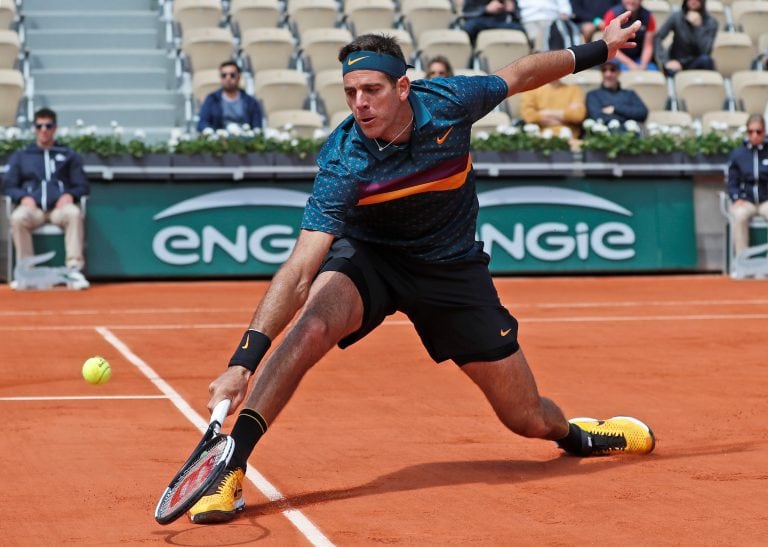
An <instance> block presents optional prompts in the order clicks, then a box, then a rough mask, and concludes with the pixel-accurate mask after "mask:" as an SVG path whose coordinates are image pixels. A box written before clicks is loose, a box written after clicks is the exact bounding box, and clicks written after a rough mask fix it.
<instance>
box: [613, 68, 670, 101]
mask: <svg viewBox="0 0 768 547" xmlns="http://www.w3.org/2000/svg"><path fill="white" fill-rule="evenodd" d="M619 81H620V82H621V86H622V87H623V88H626V89H631V90H633V91H634V92H635V93H637V94H638V95H639V96H640V98H641V99H642V100H643V103H645V106H646V107H647V108H648V110H664V109H665V108H666V107H667V99H668V96H669V93H668V92H667V78H666V77H665V76H664V74H663V73H662V72H658V71H656V70H627V71H624V72H622V73H621V76H619Z"/></svg>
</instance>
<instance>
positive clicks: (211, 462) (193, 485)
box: [159, 436, 227, 514]
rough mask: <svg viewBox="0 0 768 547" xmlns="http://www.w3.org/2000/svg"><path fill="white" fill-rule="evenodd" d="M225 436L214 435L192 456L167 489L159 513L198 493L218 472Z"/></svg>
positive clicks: (174, 507)
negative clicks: (210, 441)
mask: <svg viewBox="0 0 768 547" xmlns="http://www.w3.org/2000/svg"><path fill="white" fill-rule="evenodd" d="M226 441H227V438H226V437H224V436H222V437H216V438H215V439H214V441H213V442H212V443H209V444H208V445H206V446H205V448H204V449H203V450H201V451H200V453H199V454H197V455H196V456H195V457H194V458H191V459H190V461H189V462H188V464H187V466H186V467H185V468H184V470H183V471H182V472H181V473H180V474H179V476H178V478H177V480H176V481H175V482H174V484H173V485H172V486H171V487H170V488H169V489H168V492H167V493H166V496H165V498H164V499H163V501H162V503H161V504H160V508H159V509H160V511H159V512H160V513H161V514H165V513H170V512H172V511H174V510H175V509H176V508H177V507H179V506H181V505H183V504H185V503H186V502H187V501H188V500H189V498H190V497H191V496H193V495H196V494H198V493H199V491H200V489H201V486H202V485H204V484H206V483H207V482H209V479H210V478H211V475H212V474H214V473H217V472H218V470H219V469H218V468H219V463H220V462H221V461H222V459H223V458H224V457H225V456H226V452H227V442H226Z"/></svg>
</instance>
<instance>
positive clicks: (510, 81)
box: [496, 11, 640, 97]
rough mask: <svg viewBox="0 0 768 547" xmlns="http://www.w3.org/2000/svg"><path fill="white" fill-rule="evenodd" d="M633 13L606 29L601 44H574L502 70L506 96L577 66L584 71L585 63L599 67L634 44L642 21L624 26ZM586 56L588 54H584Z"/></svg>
mask: <svg viewBox="0 0 768 547" xmlns="http://www.w3.org/2000/svg"><path fill="white" fill-rule="evenodd" d="M630 15H631V12H629V11H627V12H624V13H623V14H621V15H620V16H618V17H616V18H615V19H613V20H612V21H611V22H610V24H609V25H608V26H607V27H606V28H605V32H604V34H603V38H602V40H598V42H601V43H597V42H591V43H589V44H584V45H582V46H575V47H574V48H573V50H570V49H563V50H558V51H547V52H545V53H535V54H533V55H527V56H526V57H523V58H521V59H518V60H517V61H515V62H513V63H511V64H509V65H507V66H505V67H504V68H501V69H499V70H498V71H496V74H497V75H498V76H501V77H502V78H503V79H504V81H506V82H507V88H508V89H509V91H508V92H507V96H508V97H511V96H512V95H514V94H516V93H520V92H522V91H528V90H530V89H536V88H537V87H539V86H542V85H544V84H546V83H549V82H553V81H555V80H559V79H560V78H562V77H563V76H566V75H568V74H572V73H573V72H574V70H575V69H579V70H582V69H583V68H586V67H585V66H582V65H584V63H585V62H586V63H587V65H588V66H590V67H591V66H597V65H599V64H601V63H603V62H605V60H606V59H612V58H613V57H615V56H616V52H617V51H619V50H620V49H624V48H632V47H635V46H636V44H635V42H633V41H632V39H633V38H634V36H635V33H636V32H637V31H638V30H639V28H640V22H639V21H635V22H634V23H633V24H632V25H630V26H628V27H627V28H625V29H623V28H621V25H623V24H624V23H626V21H627V19H628V18H629V16H630ZM603 43H604V44H605V45H603ZM606 48H607V54H606ZM601 50H602V51H601ZM596 52H597V55H596ZM585 55H587V57H584V56H585Z"/></svg>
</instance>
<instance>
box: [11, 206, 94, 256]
mask: <svg viewBox="0 0 768 547" xmlns="http://www.w3.org/2000/svg"><path fill="white" fill-rule="evenodd" d="M46 222H50V223H51V224H55V225H57V226H60V227H61V228H62V229H63V230H64V248H65V251H66V255H67V256H66V265H67V266H68V267H70V268H77V269H78V270H81V269H82V268H83V266H84V265H85V259H84V258H83V241H84V227H83V224H84V222H83V213H82V211H81V210H80V207H79V206H77V205H75V204H74V203H68V204H67V205H64V206H63V207H57V208H55V209H51V210H50V211H43V210H42V209H39V208H37V207H36V208H34V209H32V208H31V207H26V206H24V205H20V206H18V207H16V209H14V210H13V213H11V233H12V234H13V244H14V246H15V247H16V261H17V262H18V261H20V260H21V259H23V258H27V257H30V256H33V255H34V254H35V251H34V248H33V246H32V231H33V230H34V229H35V228H38V227H40V226H42V225H43V224H45V223H46Z"/></svg>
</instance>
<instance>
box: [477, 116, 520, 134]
mask: <svg viewBox="0 0 768 547" xmlns="http://www.w3.org/2000/svg"><path fill="white" fill-rule="evenodd" d="M511 121H512V120H511V119H510V118H509V114H507V113H506V112H502V111H501V110H491V111H490V112H489V113H488V114H486V115H485V116H483V117H482V118H480V119H479V120H477V121H476V122H475V123H474V124H473V125H472V136H473V137H476V136H477V134H478V133H481V132H485V133H497V132H498V128H499V126H507V125H509V124H510V123H511Z"/></svg>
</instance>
